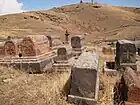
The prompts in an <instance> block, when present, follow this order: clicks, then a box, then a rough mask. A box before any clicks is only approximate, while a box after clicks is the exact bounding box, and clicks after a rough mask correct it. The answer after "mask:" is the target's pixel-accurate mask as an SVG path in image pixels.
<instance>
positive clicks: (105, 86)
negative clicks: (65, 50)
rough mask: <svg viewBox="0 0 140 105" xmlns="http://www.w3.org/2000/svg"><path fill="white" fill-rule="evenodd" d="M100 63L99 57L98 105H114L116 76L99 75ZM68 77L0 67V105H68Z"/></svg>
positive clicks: (65, 73)
mask: <svg viewBox="0 0 140 105" xmlns="http://www.w3.org/2000/svg"><path fill="white" fill-rule="evenodd" d="M89 49H90V50H91V48H89ZM95 49H96V48H95ZM98 50H99V49H96V51H97V52H98ZM103 62H104V61H103V59H102V57H100V64H99V72H100V78H99V79H100V91H99V100H98V105H113V88H114V83H115V81H116V79H117V77H110V76H107V75H104V74H103V73H102V67H103ZM69 77H70V73H68V72H63V73H58V72H53V73H44V74H27V73H25V72H23V71H20V70H14V69H10V68H4V67H0V105H71V104H69V103H68V102H67V101H66V99H67V98H66V92H68V90H67V89H68V87H67V85H66V84H67V81H68V79H69Z"/></svg>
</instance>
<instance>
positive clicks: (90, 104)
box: [68, 95, 97, 105]
mask: <svg viewBox="0 0 140 105" xmlns="http://www.w3.org/2000/svg"><path fill="white" fill-rule="evenodd" d="M68 101H69V102H70V103H73V104H75V105H96V104H97V101H96V100H95V99H91V98H85V97H79V96H73V95H68Z"/></svg>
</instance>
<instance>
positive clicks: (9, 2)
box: [0, 0, 140, 15]
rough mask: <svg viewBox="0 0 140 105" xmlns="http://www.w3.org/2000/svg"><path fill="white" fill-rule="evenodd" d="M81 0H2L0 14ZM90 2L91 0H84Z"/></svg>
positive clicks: (129, 0) (134, 0) (136, 1)
mask: <svg viewBox="0 0 140 105" xmlns="http://www.w3.org/2000/svg"><path fill="white" fill-rule="evenodd" d="M79 1H80V0H0V15H4V14H11V13H19V12H23V11H30V10H46V9H51V8H53V7H60V6H63V5H69V4H76V3H79ZM83 1H84V2H90V1H91V0H83ZM93 1H94V2H98V3H103V4H108V5H114V6H129V7H140V0H93Z"/></svg>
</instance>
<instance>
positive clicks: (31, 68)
mask: <svg viewBox="0 0 140 105" xmlns="http://www.w3.org/2000/svg"><path fill="white" fill-rule="evenodd" d="M0 65H2V66H7V67H12V68H15V69H21V70H24V71H26V72H29V73H39V72H45V71H47V70H49V69H52V65H53V62H52V59H51V58H47V57H46V58H43V59H40V60H39V59H35V58H34V59H20V58H19V59H16V58H13V59H1V60H0Z"/></svg>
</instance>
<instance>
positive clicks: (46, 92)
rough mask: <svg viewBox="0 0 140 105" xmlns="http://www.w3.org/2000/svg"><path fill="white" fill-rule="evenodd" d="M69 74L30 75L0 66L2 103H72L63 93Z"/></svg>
mask: <svg viewBox="0 0 140 105" xmlns="http://www.w3.org/2000/svg"><path fill="white" fill-rule="evenodd" d="M69 74H70V73H50V74H30V75H29V74H26V73H24V72H22V71H17V70H13V69H7V68H3V67H0V105H70V104H68V103H67V101H66V96H65V95H64V94H62V93H64V91H63V90H64V87H65V84H66V82H67V80H68V79H69Z"/></svg>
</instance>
